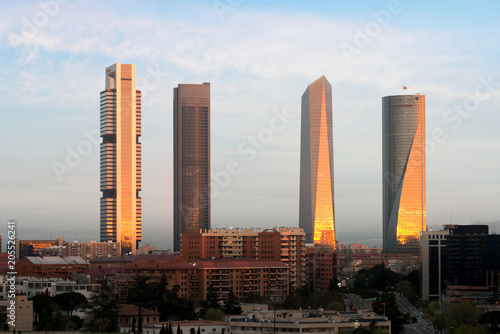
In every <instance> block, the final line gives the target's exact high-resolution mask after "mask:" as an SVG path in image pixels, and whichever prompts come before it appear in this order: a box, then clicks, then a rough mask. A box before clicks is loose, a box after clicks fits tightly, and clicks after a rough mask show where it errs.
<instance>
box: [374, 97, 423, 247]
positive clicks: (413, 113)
mask: <svg viewBox="0 0 500 334" xmlns="http://www.w3.org/2000/svg"><path fill="white" fill-rule="evenodd" d="M382 136H383V143H382V151H383V152H382V170H383V215H384V217H383V224H384V226H383V227H384V228H383V247H384V252H388V253H414V254H418V253H419V252H420V232H421V231H425V229H426V221H425V95H396V96H386V97H383V98H382Z"/></svg>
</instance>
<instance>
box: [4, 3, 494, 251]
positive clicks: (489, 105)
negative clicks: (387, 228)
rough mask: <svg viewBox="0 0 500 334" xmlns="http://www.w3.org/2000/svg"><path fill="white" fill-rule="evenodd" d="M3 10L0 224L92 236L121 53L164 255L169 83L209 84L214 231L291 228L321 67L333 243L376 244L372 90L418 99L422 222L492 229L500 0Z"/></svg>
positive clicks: (148, 210) (151, 216) (168, 222)
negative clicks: (110, 70) (233, 168)
mask: <svg viewBox="0 0 500 334" xmlns="http://www.w3.org/2000/svg"><path fill="white" fill-rule="evenodd" d="M0 6H1V10H0V55H1V57H0V59H1V62H0V110H1V121H0V130H1V132H0V135H1V140H0V153H1V157H2V160H1V161H2V168H1V169H0V181H1V184H0V189H1V191H0V221H1V222H5V223H6V222H7V221H8V220H11V219H14V220H16V221H17V234H18V237H20V238H21V239H53V238H56V237H59V236H61V237H63V238H64V239H65V240H67V241H73V240H79V241H89V240H98V239H99V197H100V192H99V145H98V142H99V140H98V138H97V137H98V136H97V133H98V129H99V93H100V91H102V90H104V84H105V81H104V74H105V73H104V70H105V68H106V67H107V66H109V65H112V64H114V63H125V64H128V63H135V64H136V66H137V85H138V87H137V88H138V89H140V90H142V138H141V142H142V154H143V155H142V191H141V197H142V229H143V243H142V244H150V245H152V246H156V247H158V248H159V249H166V248H170V247H172V240H173V239H172V234H173V227H172V220H173V210H172V203H173V198H172V194H173V108H172V104H173V102H172V100H173V88H174V87H176V86H177V85H178V84H180V83H198V84H200V83H203V82H210V84H211V148H212V151H211V159H212V165H211V168H212V207H211V209H212V217H211V224H212V227H213V228H221V227H240V228H250V227H260V228H272V227H276V226H291V227H298V215H299V208H298V206H299V165H300V161H299V155H300V154H299V152H300V104H301V96H302V94H303V93H304V91H305V89H306V88H307V86H308V85H309V84H310V83H311V82H313V81H314V80H316V79H318V78H319V77H321V76H322V75H325V77H326V78H327V79H328V81H329V82H330V83H331V84H332V89H333V122H334V126H333V128H334V130H333V132H334V168H335V211H336V212H335V216H336V217H335V218H336V234H337V240H338V241H339V242H340V243H344V244H349V243H361V244H367V245H371V246H381V244H382V240H381V238H382V97H383V96H387V95H398V94H404V93H408V94H416V93H420V94H424V95H426V134H427V135H426V137H427V225H428V226H429V227H430V228H433V229H439V228H440V226H441V225H443V224H449V223H450V222H453V223H455V224H479V223H480V224H489V225H490V226H491V228H490V232H495V231H496V230H498V231H499V232H500V211H499V207H500V205H499V203H500V131H498V124H500V61H499V59H500V44H499V43H498V36H500V24H499V23H498V12H499V10H500V2H498V1H482V2H481V3H480V4H479V3H478V2H476V1H463V0H458V1H457V0H455V1H440V2H435V1H397V0H390V1H356V2H352V1H308V2H302V1H285V0H283V1H275V0H268V1H260V0H255V1H250V0H215V1H211V0H209V1H147V2H139V1H74V0H40V1H2V3H1V4H0ZM403 86H407V87H408V90H406V91H403V90H402V87H403ZM275 119H279V120H280V122H281V123H280V124H281V125H282V126H280V127H278V128H276V127H272V126H271V124H272V122H276V120H275ZM273 124H274V123H273ZM270 129H274V130H270ZM252 138H253V140H255V138H257V140H258V143H259V145H258V147H253V146H252ZM250 150H253V151H252V152H253V153H249V151H250ZM234 161H236V162H237V163H238V166H240V168H239V169H238V171H237V172H236V173H232V174H229V173H228V164H229V165H230V164H231V163H234ZM228 176H229V177H228ZM0 226H1V224H0ZM6 226H7V224H5V225H4V228H0V234H2V235H3V236H4V238H6V237H7V227H6ZM1 229H3V230H1ZM4 240H5V239H4ZM4 244H5V242H4ZM4 248H5V247H4Z"/></svg>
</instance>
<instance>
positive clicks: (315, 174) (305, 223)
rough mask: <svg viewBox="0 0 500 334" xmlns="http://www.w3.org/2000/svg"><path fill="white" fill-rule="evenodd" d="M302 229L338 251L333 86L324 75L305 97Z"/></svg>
mask: <svg viewBox="0 0 500 334" xmlns="http://www.w3.org/2000/svg"><path fill="white" fill-rule="evenodd" d="M299 227H300V228H303V229H304V232H305V233H306V241H307V242H309V243H310V242H314V244H316V245H325V246H330V247H332V248H333V249H335V209H334V188H333V129H332V86H331V85H330V83H329V82H328V80H326V78H325V77H324V76H322V77H321V78H319V79H318V80H316V81H314V82H313V83H312V84H310V85H309V86H308V87H307V89H306V91H305V92H304V94H303V95H302V115H301V142H300V207H299Z"/></svg>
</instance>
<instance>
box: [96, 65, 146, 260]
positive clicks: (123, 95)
mask: <svg viewBox="0 0 500 334" xmlns="http://www.w3.org/2000/svg"><path fill="white" fill-rule="evenodd" d="M100 127H101V138H102V142H101V150H100V157H101V180H100V181H101V182H100V183H101V186H100V190H101V192H102V196H101V217H100V221H101V241H114V242H121V249H122V253H124V254H126V253H129V252H132V253H135V250H136V248H137V246H138V243H139V241H140V240H141V198H140V191H141V143H140V141H139V137H140V135H141V92H140V91H138V90H136V89H135V64H129V65H126V64H119V63H117V64H115V65H112V66H109V67H107V68H106V90H104V91H102V92H101V123H100Z"/></svg>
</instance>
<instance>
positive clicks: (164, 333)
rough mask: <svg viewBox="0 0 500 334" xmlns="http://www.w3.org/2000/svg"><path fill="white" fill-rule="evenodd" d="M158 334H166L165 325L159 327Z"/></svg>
mask: <svg viewBox="0 0 500 334" xmlns="http://www.w3.org/2000/svg"><path fill="white" fill-rule="evenodd" d="M160 334H167V329H166V328H165V324H162V325H161V329H160Z"/></svg>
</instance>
